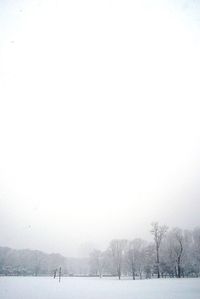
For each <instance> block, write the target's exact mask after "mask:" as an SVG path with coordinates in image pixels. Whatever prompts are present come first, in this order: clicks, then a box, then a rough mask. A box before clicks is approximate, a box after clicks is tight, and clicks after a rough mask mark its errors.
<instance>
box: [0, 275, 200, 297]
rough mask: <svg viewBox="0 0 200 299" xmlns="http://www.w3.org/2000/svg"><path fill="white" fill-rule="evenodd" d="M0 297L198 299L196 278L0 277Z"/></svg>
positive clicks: (199, 281)
mask: <svg viewBox="0 0 200 299" xmlns="http://www.w3.org/2000/svg"><path fill="white" fill-rule="evenodd" d="M0 298H1V299H111V298H113V299H200V279H198V278H194V279H193V278H192V279H160V280H157V279H151V280H136V281H132V280H121V281H118V280H117V279H110V278H109V279H108V278H103V279H98V278H75V277H74V278H62V280H61V283H59V282H58V279H56V280H54V279H53V278H49V277H0Z"/></svg>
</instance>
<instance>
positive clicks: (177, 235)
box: [172, 228, 184, 278]
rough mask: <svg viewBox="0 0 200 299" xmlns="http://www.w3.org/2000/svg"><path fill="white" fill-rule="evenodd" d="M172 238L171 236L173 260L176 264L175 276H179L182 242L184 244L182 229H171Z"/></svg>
mask: <svg viewBox="0 0 200 299" xmlns="http://www.w3.org/2000/svg"><path fill="white" fill-rule="evenodd" d="M172 238H173V250H174V254H175V260H176V264H177V277H178V278H180V277H181V262H182V260H181V259H182V255H183V244H184V235H183V231H182V229H180V228H174V229H173V230H172Z"/></svg>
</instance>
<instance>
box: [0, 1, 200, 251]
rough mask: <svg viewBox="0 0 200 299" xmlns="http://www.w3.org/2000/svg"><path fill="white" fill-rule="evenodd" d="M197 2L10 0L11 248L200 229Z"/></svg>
mask: <svg viewBox="0 0 200 299" xmlns="http://www.w3.org/2000/svg"><path fill="white" fill-rule="evenodd" d="M199 13H200V5H199V3H198V1H162V4H161V1H156V0H154V1H129V0H124V1H122V0H118V1H116V0H115V1H111V0H110V1H108V0H107V1H104V0H101V1H96V0H95V1H89V0H86V1H78V0H75V1H64V0H59V1H53V0H52V1H50V0H43V1H42V0H41V1H33V0H30V1H19V0H15V1H1V3H0V36H1V37H0V53H1V54H0V85H1V86H0V235H1V242H0V246H10V247H13V248H33V249H40V250H43V251H46V252H60V253H62V254H65V255H70V256H78V255H82V254H84V252H85V251H86V252H87V249H88V248H91V247H93V246H96V247H97V248H98V247H99V248H105V247H106V246H107V245H108V242H109V240H110V239H112V238H129V239H131V238H135V237H143V238H146V239H150V238H151V235H150V233H149V230H150V223H151V222H152V221H159V222H160V223H162V224H167V225H169V226H171V227H173V226H180V227H182V228H184V229H187V228H188V229H191V228H193V227H195V226H198V225H200V219H199V210H200V200H199V196H200V190H199V179H200V171H199V169H200V168H199V166H200V161H199V158H200V154H199V152H200V151H199V150H200V140H199V137H200V131H199V128H200V118H199V108H200V107H199V96H200V90H199V70H200V56H199V53H200V43H199V33H200V27H199V19H198V16H199Z"/></svg>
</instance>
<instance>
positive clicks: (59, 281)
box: [59, 267, 61, 282]
mask: <svg viewBox="0 0 200 299" xmlns="http://www.w3.org/2000/svg"><path fill="white" fill-rule="evenodd" d="M60 280H61V267H60V268H59V282H60Z"/></svg>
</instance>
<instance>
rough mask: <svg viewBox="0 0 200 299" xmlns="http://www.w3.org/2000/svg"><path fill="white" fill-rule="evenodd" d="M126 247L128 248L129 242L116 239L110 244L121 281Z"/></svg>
mask: <svg viewBox="0 0 200 299" xmlns="http://www.w3.org/2000/svg"><path fill="white" fill-rule="evenodd" d="M126 246H127V240H117V239H115V240H112V241H111V242H110V249H111V252H112V257H113V264H114V267H115V269H116V272H117V275H118V278H119V279H121V274H122V263H123V257H124V255H125V250H126Z"/></svg>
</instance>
